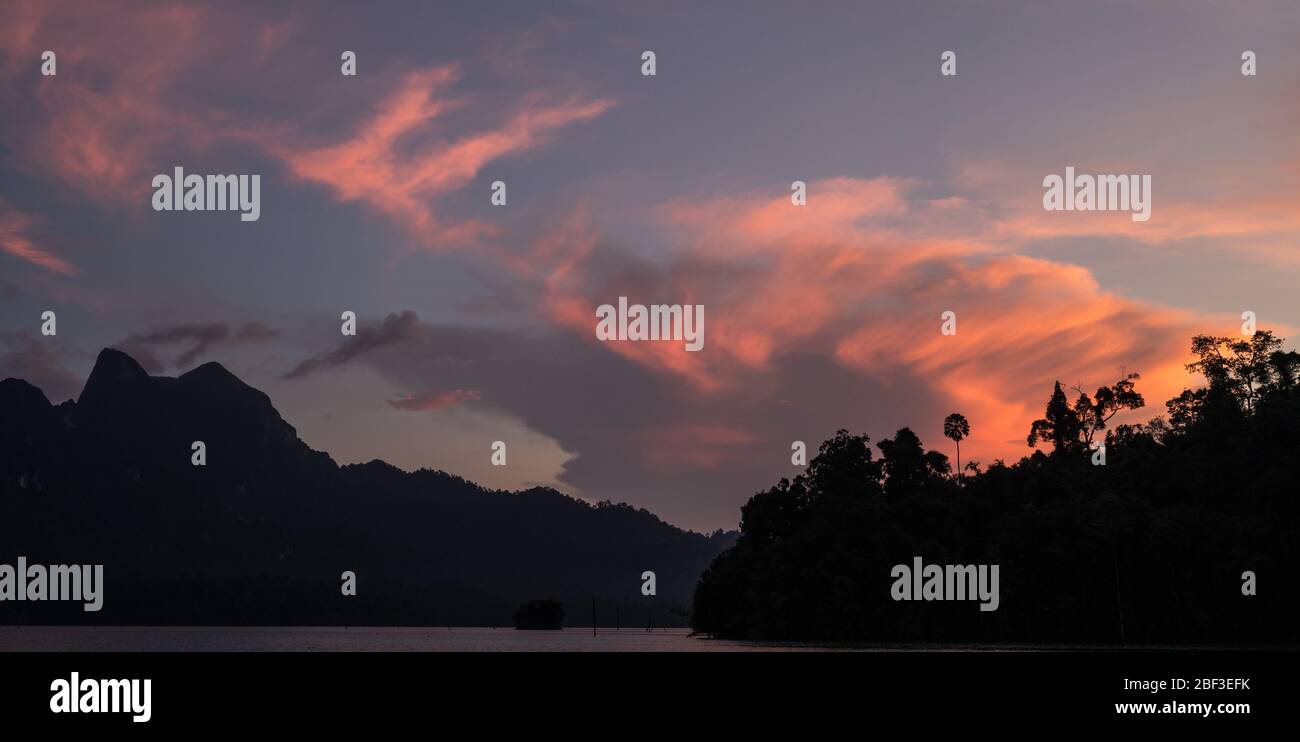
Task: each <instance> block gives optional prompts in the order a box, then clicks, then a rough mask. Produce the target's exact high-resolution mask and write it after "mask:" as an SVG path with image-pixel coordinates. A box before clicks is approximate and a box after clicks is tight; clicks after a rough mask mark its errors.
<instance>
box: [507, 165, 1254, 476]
mask: <svg viewBox="0 0 1300 742" xmlns="http://www.w3.org/2000/svg"><path fill="white" fill-rule="evenodd" d="M917 190H918V187H917V184H915V183H913V182H911V181H907V180H900V179H890V178H881V179H876V180H872V181H858V180H854V179H848V178H840V179H834V180H829V181H822V182H817V183H811V184H809V194H810V198H809V203H808V206H804V207H796V206H793V205H791V203H790V201H789V197H788V196H786V195H784V194H782V195H778V196H763V197H746V196H727V197H722V198H718V199H713V200H709V199H704V200H699V199H697V200H693V201H689V202H686V201H683V202H679V203H671V204H668V205H667V206H665V207H664V208H663V209H662V210H661V211H660V215H661V216H662V217H663V220H664V222H665V223H666V224H668V225H669V227H670V228H671V229H672V230H674V233H675V239H676V242H674V243H672V244H670V245H669V247H668V248H667V249H666V250H665V256H664V258H663V260H662V261H661V263H659V264H655V265H653V266H652V267H651V268H650V270H652V271H654V272H656V275H655V277H654V280H651V281H650V285H652V286H654V287H655V288H654V290H655V291H656V292H658V296H661V297H662V296H664V295H667V296H669V297H671V300H670V301H672V302H680V303H686V302H696V303H702V304H704V305H705V306H706V317H707V322H706V343H705V349H704V350H703V351H702V352H699V353H686V352H684V351H683V350H682V348H681V346H680V343H678V344H673V343H650V342H641V343H627V342H623V343H618V342H609V343H604V344H603V345H604V346H607V347H608V350H609V351H610V352H615V353H619V354H621V355H623V356H625V357H627V358H629V359H632V360H633V361H635V362H637V363H639V364H642V365H644V366H646V367H648V368H652V369H656V370H658V371H660V372H662V373H664V374H668V375H672V376H677V377H679V378H681V379H683V380H685V381H686V382H688V384H689V387H690V388H691V389H693V390H694V391H695V392H696V393H697V394H701V395H705V396H707V397H709V398H711V399H719V398H733V399H744V398H750V397H752V396H753V395H755V394H761V393H762V392H761V390H762V389H764V388H765V386H766V385H767V384H769V383H770V381H769V380H770V379H771V378H772V377H773V376H774V375H775V374H776V372H777V366H778V365H779V364H780V363H781V362H782V360H783V359H784V358H786V357H787V356H789V355H791V354H796V353H797V354H813V355H820V356H823V357H829V358H833V359H834V360H835V361H836V362H837V363H839V364H840V365H842V366H843V367H845V368H848V369H851V370H854V371H857V372H859V373H861V374H865V375H869V376H871V377H873V378H876V379H878V380H880V381H881V382H883V383H886V384H889V383H890V382H889V380H890V379H893V378H897V377H900V376H904V377H908V378H911V379H918V378H919V379H920V380H921V381H923V382H924V384H925V386H927V387H928V388H930V389H932V390H933V393H934V395H935V396H936V397H937V398H938V399H940V400H942V402H943V403H944V404H949V405H951V406H952V408H953V410H955V411H961V412H963V413H964V414H966V415H967V417H968V418H970V420H971V423H972V428H973V435H972V437H971V439H970V440H969V441H966V442H963V446H962V449H963V453H965V452H967V451H969V452H970V455H971V456H973V457H975V458H983V459H985V460H987V459H988V458H991V457H1002V458H1018V457H1019V456H1021V455H1024V454H1025V453H1027V452H1028V448H1027V447H1026V446H1025V443H1024V440H1025V436H1026V434H1027V432H1028V429H1029V424H1030V422H1031V421H1032V420H1033V419H1034V418H1036V417H1039V416H1041V414H1042V411H1043V405H1045V403H1046V400H1047V397H1048V395H1049V393H1050V391H1051V388H1052V384H1053V382H1054V381H1057V380H1060V381H1061V382H1062V383H1064V384H1066V385H1067V386H1070V385H1074V384H1080V385H1082V386H1083V387H1084V388H1086V389H1088V390H1089V391H1092V390H1094V389H1095V388H1096V387H1097V386H1100V385H1102V384H1107V383H1111V382H1114V381H1116V380H1117V379H1119V378H1120V376H1121V374H1122V373H1123V372H1125V371H1127V372H1138V373H1141V374H1142V375H1143V380H1142V382H1140V384H1139V391H1142V392H1143V393H1144V394H1145V395H1146V397H1147V399H1148V400H1149V405H1148V408H1147V409H1144V410H1142V411H1141V415H1142V416H1141V418H1140V419H1145V418H1146V417H1150V416H1154V415H1156V414H1160V413H1162V412H1163V407H1162V403H1163V401H1164V400H1165V399H1168V398H1170V397H1172V396H1174V395H1176V394H1177V392H1178V391H1179V390H1180V389H1182V388H1183V387H1185V386H1188V385H1191V384H1192V383H1193V382H1194V380H1193V379H1191V377H1189V376H1188V374H1187V373H1186V371H1185V370H1184V368H1183V365H1184V364H1185V363H1186V362H1187V361H1188V360H1189V358H1188V345H1189V338H1190V336H1191V335H1193V334H1195V333H1197V332H1205V331H1213V330H1214V328H1216V327H1219V328H1223V331H1224V332H1228V331H1229V330H1228V329H1227V328H1228V327H1230V326H1231V325H1229V324H1228V323H1227V322H1226V321H1225V320H1224V319H1222V318H1220V319H1217V320H1216V319H1213V318H1207V317H1204V316H1200V315H1197V314H1196V313H1194V312H1191V311H1184V310H1181V309H1177V308H1172V307H1166V306H1160V305H1156V304H1151V303H1145V302H1140V301H1134V300H1130V299H1126V298H1123V297H1119V296H1116V295H1114V294H1110V293H1108V292H1106V291H1105V290H1104V289H1103V288H1102V287H1101V286H1099V285H1098V283H1097V281H1096V279H1095V278H1094V277H1093V276H1092V274H1091V273H1090V272H1089V271H1087V270H1086V269H1084V268H1082V267H1079V266H1074V265H1069V264H1066V263H1060V262H1053V261H1050V260H1044V259H1036V258H1030V257H1025V256H1021V255H1017V254H1015V253H1014V251H1013V250H1012V249H1010V246H1012V245H1014V244H1017V243H1018V241H1019V238H1025V236H1024V235H1014V234H1013V230H1014V227H1015V226H1016V224H1015V222H1014V221H1012V222H999V221H998V220H997V219H996V217H995V216H994V215H991V214H990V213H989V210H988V209H987V208H986V207H983V206H980V205H977V204H975V203H973V202H970V201H967V200H964V199H961V198H952V197H945V198H940V199H925V198H921V197H919V196H917V195H916V191H917ZM965 230H970V232H971V233H972V234H975V235H976V237H975V239H973V240H972V241H970V242H964V241H962V240H960V239H958V238H957V235H958V234H960V233H961V232H963V231H965ZM1013 237H1016V238H1018V239H1012V238H1013ZM995 238H996V239H995ZM1000 241H1001V243H1000ZM1002 243H1005V244H1002ZM563 244H568V245H570V246H571V249H570V250H568V251H565V250H563V249H561V248H558V247H556V246H557V245H563ZM599 244H600V240H599V238H598V236H596V235H594V234H593V231H592V230H591V228H590V227H588V226H586V225H585V222H584V221H583V220H575V221H571V222H570V223H566V224H564V225H561V226H560V227H557V229H556V230H555V232H554V233H552V234H549V235H547V236H546V237H545V238H543V239H542V240H539V241H538V244H537V246H536V247H535V248H534V250H533V251H532V252H531V253H530V258H531V265H532V266H534V268H535V269H536V270H537V271H538V272H539V273H540V274H542V275H544V276H545V280H546V286H547V291H546V292H545V294H544V300H543V306H544V308H545V309H546V310H547V311H548V313H549V316H551V317H552V318H553V319H555V320H556V321H557V322H558V323H560V324H561V325H563V326H566V327H569V328H571V329H572V331H574V332H575V333H580V334H581V335H583V336H587V337H591V338H592V342H595V340H594V337H593V327H594V313H593V312H594V308H595V307H596V306H597V305H598V304H600V303H603V302H605V301H608V300H609V297H613V296H618V295H620V293H626V290H625V289H626V284H625V283H624V282H625V280H626V279H624V278H619V277H618V276H612V277H611V276H609V275H605V274H603V273H601V272H600V271H599V270H597V268H596V267H595V263H596V258H598V257H599V256H600V255H601V252H600V247H598V245H599ZM541 266H546V269H549V271H550V272H549V273H547V272H546V269H544V268H542V267H541ZM655 300H656V301H668V300H669V299H663V298H656V299H655ZM948 310H951V311H954V312H956V313H957V318H958V332H957V334H956V335H955V336H945V335H943V334H941V332H940V328H941V324H942V320H941V317H940V315H941V313H942V312H944V311H948ZM927 401H932V400H927ZM914 423H915V425H916V429H917V432H918V433H920V434H921V435H922V436H923V437H924V438H925V440H927V441H928V442H929V444H930V445H931V446H935V447H938V446H941V445H942V442H943V439H942V437H941V427H940V421H939V420H935V421H933V424H927V422H926V421H914ZM696 432H698V431H696ZM678 434H679V436H680V437H679V438H676V439H675V438H673V436H670V435H667V434H665V435H664V436H661V437H660V438H657V439H656V444H657V445H661V446H665V447H666V448H665V450H670V451H674V452H675V453H673V454H672V455H671V456H670V458H671V459H674V460H683V461H694V462H695V464H697V465H700V466H704V465H710V464H713V463H717V462H719V461H721V459H722V458H724V457H725V454H726V451H727V449H728V447H727V446H723V445H719V443H718V442H717V441H716V440H712V441H709V440H705V439H704V437H702V436H700V435H697V434H696V433H693V432H690V431H686V432H682V431H678ZM674 441H689V442H690V445H692V446H694V447H695V448H698V449H699V452H698V453H696V454H688V453H685V452H684V451H683V446H685V445H686V444H680V445H679V444H678V443H674ZM686 447H689V446H686ZM656 455H659V454H656Z"/></svg>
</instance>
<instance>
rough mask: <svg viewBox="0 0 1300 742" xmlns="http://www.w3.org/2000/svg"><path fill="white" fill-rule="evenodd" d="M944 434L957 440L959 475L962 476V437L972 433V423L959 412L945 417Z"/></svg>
mask: <svg viewBox="0 0 1300 742" xmlns="http://www.w3.org/2000/svg"><path fill="white" fill-rule="evenodd" d="M943 434H944V436H946V437H948V438H951V439H953V440H954V441H956V442H957V476H959V477H960V476H961V439H962V438H965V437H966V436H968V435H970V423H969V422H967V421H966V418H965V417H964V416H963V415H962V414H961V413H958V412H954V413H952V414H951V415H949V416H947V417H945V418H944V419H943Z"/></svg>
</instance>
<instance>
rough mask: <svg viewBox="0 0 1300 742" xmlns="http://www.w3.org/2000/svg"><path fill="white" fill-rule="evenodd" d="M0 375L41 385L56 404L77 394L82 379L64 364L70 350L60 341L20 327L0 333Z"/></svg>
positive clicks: (42, 389)
mask: <svg viewBox="0 0 1300 742" xmlns="http://www.w3.org/2000/svg"><path fill="white" fill-rule="evenodd" d="M0 347H3V348H4V351H3V353H0V378H9V377H13V378H16V379H22V380H23V381H26V382H28V383H30V384H33V385H35V386H36V387H38V388H40V390H41V391H43V392H45V396H46V397H47V398H48V399H49V400H50V401H51V402H53V403H55V404H57V403H59V402H62V401H64V400H66V399H72V398H73V397H75V396H77V393H78V392H79V391H80V390H81V385H82V379H81V378H80V377H79V376H77V375H76V374H74V373H72V372H71V371H68V370H67V369H65V368H64V367H63V365H62V364H63V361H64V360H66V359H67V358H68V357H69V356H70V355H71V354H70V353H69V352H68V351H65V350H64V349H63V348H62V346H61V344H60V343H59V341H58V340H57V339H55V338H49V337H39V338H37V337H33V336H31V335H29V334H27V333H26V332H24V331H22V330H19V331H17V332H10V333H6V334H3V335H0Z"/></svg>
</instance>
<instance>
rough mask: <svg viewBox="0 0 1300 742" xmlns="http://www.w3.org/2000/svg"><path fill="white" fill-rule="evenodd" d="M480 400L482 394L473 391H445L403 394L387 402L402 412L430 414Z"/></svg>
mask: <svg viewBox="0 0 1300 742" xmlns="http://www.w3.org/2000/svg"><path fill="white" fill-rule="evenodd" d="M482 398H483V395H482V393H480V392H478V391H476V390H474V389H446V390H442V391H435V392H426V393H424V394H414V395H413V394H404V395H402V396H400V397H397V398H396V399H390V400H388V406H389V407H392V408H393V409H395V410H402V411H404V412H432V411H433V410H440V409H442V408H444V407H451V406H452V405H456V404H460V403H461V402H473V401H478V400H479V399H482Z"/></svg>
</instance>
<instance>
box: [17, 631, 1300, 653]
mask: <svg viewBox="0 0 1300 742" xmlns="http://www.w3.org/2000/svg"><path fill="white" fill-rule="evenodd" d="M1215 649H1234V650H1237V651H1240V650H1249V649H1267V648H1265V647H1231V648H1229V647H1175V646H1159V647H1144V646H1136V645H1126V646H1068V645H1024V644H1000V645H995V644H982V645H975V644H908V645H887V646H880V645H876V646H861V645H857V646H842V645H841V646H814V645H809V644H793V643H787V644H781V643H767V642H764V643H757V642H736V641H723V640H720V639H704V638H696V637H692V636H689V635H688V632H687V630H686V629H667V630H662V629H656V630H655V631H654V632H653V633H647V632H646V631H644V630H637V629H624V630H623V631H614V630H613V629H600V630H599V631H598V632H597V634H596V635H595V636H592V634H591V629H565V630H564V631H515V630H514V629H511V628H497V629H491V628H467V627H460V628H451V629H448V628H447V627H445V626H444V627H442V628H433V627H429V628H418V627H417V628H410V627H400V628H390V627H375V626H354V627H349V628H340V627H337V626H0V652H24V651H28V652H50V651H75V652H101V651H116V652H232V651H233V652H239V651H245V652H259V651H272V652H828V651H853V652H1026V651H1028V652H1080V651H1082V652H1096V651H1148V650H1156V651H1166V652H1167V651H1189V650H1196V651H1213V650H1215ZM1291 649H1292V650H1294V648H1291Z"/></svg>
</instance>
